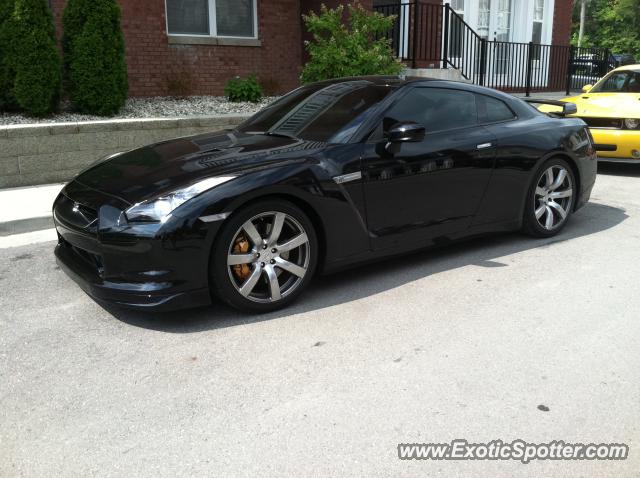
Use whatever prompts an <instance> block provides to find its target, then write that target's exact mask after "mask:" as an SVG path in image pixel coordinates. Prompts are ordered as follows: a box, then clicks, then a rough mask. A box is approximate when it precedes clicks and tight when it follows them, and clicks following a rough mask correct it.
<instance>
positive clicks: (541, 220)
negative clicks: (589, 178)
mask: <svg viewBox="0 0 640 478" xmlns="http://www.w3.org/2000/svg"><path fill="white" fill-rule="evenodd" d="M534 194H535V196H534V201H533V207H534V210H535V211H534V213H535V217H536V220H537V221H538V224H540V226H542V227H543V228H544V229H546V230H548V231H552V230H554V229H557V228H558V227H560V226H561V225H562V224H563V223H564V222H565V221H566V220H567V216H568V215H569V213H570V211H571V206H572V204H573V181H572V179H571V174H569V172H568V171H567V169H566V168H565V167H563V166H560V165H553V166H550V167H549V168H548V169H547V170H545V171H544V172H543V173H542V175H541V176H540V178H539V179H538V183H537V185H536V190H535V193H534Z"/></svg>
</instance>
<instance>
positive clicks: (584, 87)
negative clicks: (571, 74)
mask: <svg viewBox="0 0 640 478" xmlns="http://www.w3.org/2000/svg"><path fill="white" fill-rule="evenodd" d="M591 88H593V85H584V86H583V87H582V92H583V93H589V92H590V91H591Z"/></svg>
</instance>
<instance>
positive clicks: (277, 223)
mask: <svg viewBox="0 0 640 478" xmlns="http://www.w3.org/2000/svg"><path fill="white" fill-rule="evenodd" d="M239 239H240V240H246V241H248V242H249V243H250V246H249V248H248V249H249V250H247V251H245V252H242V253H238V252H237V250H234V248H236V244H237V241H238V240H239ZM309 259H310V244H309V238H308V236H307V233H306V231H305V230H304V228H303V227H302V225H301V224H300V223H299V222H298V221H297V220H296V219H295V218H293V217H292V216H290V215H288V214H286V213H283V212H278V211H269V212H264V213H261V214H258V215H256V216H254V217H252V218H251V219H249V220H248V221H246V222H245V223H244V224H243V225H242V226H241V227H240V228H239V229H238V231H237V232H236V234H235V235H234V237H233V240H232V241H231V244H230V245H229V250H228V251H227V270H228V272H229V278H230V279H231V283H232V284H233V286H234V287H235V288H236V290H237V291H238V292H239V293H240V294H241V295H242V296H244V297H245V298H246V299H249V300H251V301H254V302H261V303H268V302H276V301H278V300H281V299H283V298H284V297H286V296H287V295H289V294H291V293H292V292H293V291H294V290H295V289H296V288H297V287H298V286H299V285H300V284H301V283H302V280H303V279H304V277H305V276H306V274H307V270H308V268H309ZM238 266H242V267H245V266H246V267H248V268H249V269H243V270H247V271H248V272H247V273H246V274H239V273H238Z"/></svg>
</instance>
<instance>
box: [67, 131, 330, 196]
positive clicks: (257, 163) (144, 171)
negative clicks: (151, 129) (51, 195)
mask: <svg viewBox="0 0 640 478" xmlns="http://www.w3.org/2000/svg"><path fill="white" fill-rule="evenodd" d="M323 145H324V144H323V143H317V142H309V141H304V140H300V139H294V138H286V137H279V136H266V135H255V134H252V135H247V134H243V133H238V132H235V131H234V132H229V131H225V132H217V133H210V134H204V135H198V136H190V137H185V138H178V139H173V140H170V141H163V142H161V143H157V144H152V145H150V146H145V147H143V148H139V149H135V150H132V151H128V152H125V153H121V154H119V155H116V156H115V157H111V158H109V159H106V160H103V161H99V162H98V163H96V164H94V165H93V166H90V167H89V168H87V169H86V170H84V171H83V172H81V173H80V174H79V175H78V176H77V177H76V178H75V181H76V182H78V183H80V184H82V185H84V186H86V187H89V188H92V189H95V190H98V191H101V192H104V193H107V194H109V195H112V196H116V197H118V198H120V199H123V200H125V201H127V202H129V203H131V204H133V203H137V202H140V201H144V200H146V199H150V198H154V197H157V196H161V195H163V194H166V193H169V192H171V191H174V190H175V189H178V188H180V187H184V186H187V185H189V184H193V183H195V182H197V181H199V180H201V179H205V178H209V177H213V176H224V175H240V174H245V173H247V172H249V171H251V170H254V169H256V168H264V167H272V166H277V165H279V164H282V163H283V162H291V161H304V158H306V157H308V155H307V153H311V152H312V151H311V150H314V149H317V148H320V147H322V146H323ZM301 153H303V154H301Z"/></svg>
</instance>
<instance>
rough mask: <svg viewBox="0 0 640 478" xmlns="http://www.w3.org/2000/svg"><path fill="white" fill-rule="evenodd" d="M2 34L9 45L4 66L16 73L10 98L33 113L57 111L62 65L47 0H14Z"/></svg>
mask: <svg viewBox="0 0 640 478" xmlns="http://www.w3.org/2000/svg"><path fill="white" fill-rule="evenodd" d="M2 36H3V44H4V47H5V48H8V53H7V55H6V59H5V60H6V61H7V62H8V68H5V70H7V69H8V71H9V73H10V74H11V75H13V81H11V80H9V81H8V82H7V84H8V85H11V83H12V86H11V87H10V88H9V101H10V102H15V105H16V106H18V107H19V108H20V109H22V110H23V111H24V112H25V113H27V114H30V115H34V116H43V115H46V114H49V113H52V112H53V111H55V110H56V109H57V107H58V101H59V99H60V82H61V74H62V68H61V60H60V54H59V52H58V48H57V47H56V40H55V29H54V26H53V17H52V15H51V10H50V9H49V5H48V3H47V0H15V1H14V5H13V9H12V12H11V14H10V17H9V19H8V20H6V21H5V22H4V27H3V33H2Z"/></svg>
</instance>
